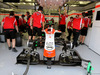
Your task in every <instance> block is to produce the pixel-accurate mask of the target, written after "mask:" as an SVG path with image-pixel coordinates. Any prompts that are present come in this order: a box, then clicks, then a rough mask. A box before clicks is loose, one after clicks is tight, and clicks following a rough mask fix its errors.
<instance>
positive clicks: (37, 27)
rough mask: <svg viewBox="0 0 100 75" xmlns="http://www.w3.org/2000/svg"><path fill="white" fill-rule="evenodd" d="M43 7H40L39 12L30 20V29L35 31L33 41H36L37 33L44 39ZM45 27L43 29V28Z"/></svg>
mask: <svg viewBox="0 0 100 75" xmlns="http://www.w3.org/2000/svg"><path fill="white" fill-rule="evenodd" d="M42 11H43V7H41V6H39V9H38V12H34V13H33V15H32V16H31V18H30V27H31V29H33V38H32V39H33V40H34V39H35V36H36V33H37V34H38V36H39V37H40V40H41V38H42V30H44V22H45V18H44V15H43V14H42ZM32 23H33V25H32ZM42 26H43V27H42Z"/></svg>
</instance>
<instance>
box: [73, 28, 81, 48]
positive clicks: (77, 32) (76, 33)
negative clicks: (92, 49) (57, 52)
mask: <svg viewBox="0 0 100 75" xmlns="http://www.w3.org/2000/svg"><path fill="white" fill-rule="evenodd" d="M80 32H81V31H80V30H77V29H73V47H74V46H75V45H76V44H77V40H78V37H79V35H80Z"/></svg>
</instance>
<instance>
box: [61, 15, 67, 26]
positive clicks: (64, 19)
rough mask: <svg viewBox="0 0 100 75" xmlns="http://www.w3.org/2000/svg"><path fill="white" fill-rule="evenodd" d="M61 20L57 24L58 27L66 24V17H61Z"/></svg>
mask: <svg viewBox="0 0 100 75" xmlns="http://www.w3.org/2000/svg"><path fill="white" fill-rule="evenodd" d="M60 17H61V20H60V22H59V24H60V25H65V24H66V18H68V15H61V16H60Z"/></svg>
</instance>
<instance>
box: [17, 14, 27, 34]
mask: <svg viewBox="0 0 100 75" xmlns="http://www.w3.org/2000/svg"><path fill="white" fill-rule="evenodd" d="M21 17H22V18H19V29H20V32H21V33H22V32H24V30H25V24H26V21H25V19H24V17H25V15H22V16H21Z"/></svg>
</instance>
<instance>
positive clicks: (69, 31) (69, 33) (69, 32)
mask: <svg viewBox="0 0 100 75" xmlns="http://www.w3.org/2000/svg"><path fill="white" fill-rule="evenodd" d="M67 31H68V36H67V39H68V41H70V39H71V35H72V33H73V31H72V29H67Z"/></svg>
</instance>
